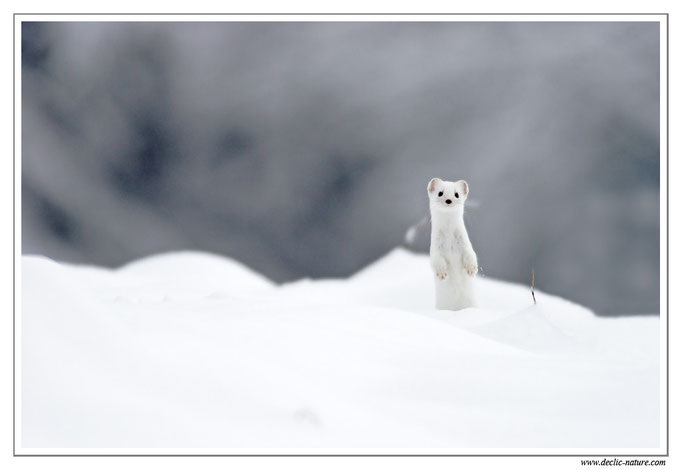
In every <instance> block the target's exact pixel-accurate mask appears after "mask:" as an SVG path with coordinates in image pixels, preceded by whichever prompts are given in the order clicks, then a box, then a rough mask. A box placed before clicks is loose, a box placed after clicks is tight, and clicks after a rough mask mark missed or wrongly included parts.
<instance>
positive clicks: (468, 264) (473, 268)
mask: <svg viewBox="0 0 682 470" xmlns="http://www.w3.org/2000/svg"><path fill="white" fill-rule="evenodd" d="M462 264H463V265H464V270H465V271H466V273H467V274H468V275H469V276H473V275H474V274H476V273H477V272H478V260H477V259H476V255H472V254H467V255H464V257H463V259H462Z"/></svg>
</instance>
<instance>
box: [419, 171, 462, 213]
mask: <svg viewBox="0 0 682 470" xmlns="http://www.w3.org/2000/svg"><path fill="white" fill-rule="evenodd" d="M426 189H427V191H428V194H429V205H430V206H431V208H432V209H437V210H446V211H447V210H457V209H459V210H461V209H462V208H463V207H464V201H466V199H467V196H468V195H469V184H468V183H467V182H466V181H464V180H459V181H443V180H441V179H440V178H433V179H432V180H431V181H429V185H428V186H427V188H426Z"/></svg>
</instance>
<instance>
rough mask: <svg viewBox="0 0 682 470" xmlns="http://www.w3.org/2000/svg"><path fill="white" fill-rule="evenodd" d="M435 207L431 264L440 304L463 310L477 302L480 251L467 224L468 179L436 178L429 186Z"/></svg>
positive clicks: (432, 213)
mask: <svg viewBox="0 0 682 470" xmlns="http://www.w3.org/2000/svg"><path fill="white" fill-rule="evenodd" d="M427 190H428V194H429V208H430V209H431V250H430V255H431V267H432V268H433V274H434V280H435V283H436V308H437V309H442V310H460V309H463V308H467V307H473V306H474V305H475V299H474V286H473V279H474V276H475V275H476V272H477V271H478V260H477V258H476V252H474V248H473V247H472V246H471V242H470V241H469V235H468V234H467V230H466V227H464V201H466V198H467V195H468V194H469V185H468V184H467V182H466V181H464V180H459V181H455V182H452V181H442V180H441V179H439V178H433V179H432V180H431V181H429V185H428V187H427Z"/></svg>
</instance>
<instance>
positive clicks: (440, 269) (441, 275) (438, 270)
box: [431, 258, 448, 281]
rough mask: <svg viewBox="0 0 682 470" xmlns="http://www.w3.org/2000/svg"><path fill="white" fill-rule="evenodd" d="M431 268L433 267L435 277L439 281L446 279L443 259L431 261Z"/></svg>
mask: <svg viewBox="0 0 682 470" xmlns="http://www.w3.org/2000/svg"><path fill="white" fill-rule="evenodd" d="M431 266H432V267H433V272H434V273H435V274H436V277H437V278H438V279H440V280H441V281H442V280H443V279H445V278H446V277H448V265H447V263H446V262H445V258H438V259H436V260H434V261H432V262H431Z"/></svg>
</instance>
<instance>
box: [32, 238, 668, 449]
mask: <svg viewBox="0 0 682 470" xmlns="http://www.w3.org/2000/svg"><path fill="white" fill-rule="evenodd" d="M22 271H23V272H22V281H23V287H22V288H23V292H22V312H21V315H22V330H21V334H22V336H21V339H22V351H21V360H22V363H21V364H22V367H21V387H22V393H21V404H22V406H21V425H22V434H21V440H22V441H21V443H22V446H23V447H24V448H32V447H33V448H35V447H52V448H60V447H61V448H83V447H98V448H116V447H144V448H151V447H161V448H172V447H182V448H207V447H208V448H218V449H224V451H227V452H230V451H231V452H239V451H240V449H262V450H263V451H266V452H267V451H268V449H282V448H286V449H292V450H295V449H314V448H319V449H327V450H329V449H336V450H337V451H338V449H344V448H345V449H350V448H355V449H357V448H383V449H393V452H398V453H409V452H410V449H425V448H428V449H432V450H433V451H436V452H458V451H460V452H465V451H466V450H467V449H471V448H512V447H516V448H537V447H550V448H571V447H574V448H585V447H597V448H607V447H608V448H633V447H636V448H656V447H658V446H659V431H658V430H659V377H658V374H659V364H658V328H659V322H658V318H657V317H630V318H625V317H621V318H616V319H613V318H611V319H606V318H600V317H597V316H595V315H594V314H592V312H590V311H589V310H587V309H585V308H584V307H581V306H579V305H576V304H574V303H571V302H569V301H566V300H564V299H561V298H558V297H554V296H551V295H547V294H544V293H543V292H541V291H536V298H537V300H538V303H537V305H534V304H533V301H532V298H531V295H530V290H529V287H528V286H519V285H513V284H508V283H505V282H501V281H496V280H492V279H487V278H479V279H477V285H476V289H477V290H478V296H479V299H480V305H479V306H478V307H477V308H471V309H465V310H462V311H459V312H451V311H437V310H434V309H433V307H432V305H433V285H432V278H431V275H430V270H429V266H428V258H427V257H426V256H424V255H418V254H414V253H411V252H408V251H405V250H402V249H397V250H394V251H392V252H391V253H389V254H387V255H386V256H385V257H384V258H382V259H381V260H379V261H377V262H376V263H374V264H372V265H370V266H368V267H367V268H365V269H363V270H362V271H360V272H358V273H357V274H355V275H354V276H351V277H350V278H348V279H325V280H309V279H304V280H300V281H297V282H293V283H289V284H285V285H281V286H277V285H275V284H273V283H272V282H270V281H269V280H267V279H265V278H264V277H262V276H261V275H259V274H258V273H255V272H253V271H251V270H250V269H248V268H247V267H245V266H243V265H241V264H239V263H237V262H235V261H233V260H229V259H225V258H222V257H219V256H215V255H208V254H204V253H192V252H185V253H171V254H165V255H159V256H153V257H150V258H146V259H143V260H140V261H137V262H134V263H132V264H130V265H127V266H125V267H123V268H121V269H118V270H107V269H102V268H97V267H89V266H73V265H63V264H59V263H56V262H54V261H51V260H49V259H46V258H42V257H36V256H24V257H23V260H22Z"/></svg>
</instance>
